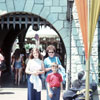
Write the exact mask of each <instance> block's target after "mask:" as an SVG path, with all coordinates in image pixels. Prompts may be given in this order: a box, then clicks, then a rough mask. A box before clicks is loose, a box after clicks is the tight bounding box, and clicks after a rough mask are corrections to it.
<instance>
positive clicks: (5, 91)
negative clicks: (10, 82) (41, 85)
mask: <svg viewBox="0 0 100 100" xmlns="http://www.w3.org/2000/svg"><path fill="white" fill-rule="evenodd" d="M41 98H42V99H41V100H46V90H42V94H41ZM0 100H27V88H0ZM60 100H62V99H60Z"/></svg>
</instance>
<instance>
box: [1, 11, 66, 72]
mask: <svg viewBox="0 0 100 100" xmlns="http://www.w3.org/2000/svg"><path fill="white" fill-rule="evenodd" d="M30 25H32V28H33V30H39V27H40V26H42V25H44V26H49V27H51V28H52V29H53V30H55V31H56V29H55V28H54V27H53V26H52V25H51V24H50V23H49V22H47V21H46V20H45V19H43V18H41V17H39V16H37V15H34V14H29V13H22V12H19V13H8V14H6V15H3V16H1V17H0V48H1V49H2V51H3V53H4V56H5V60H6V65H7V70H6V72H11V66H10V65H11V64H10V58H11V49H12V45H13V43H14V41H15V39H16V38H17V37H18V39H19V47H20V49H21V48H23V47H24V42H25V36H26V31H27V29H28V28H29V26H30ZM56 32H57V31H56ZM57 34H58V35H59V33H57ZM59 38H60V44H59V47H58V49H59V50H58V53H60V55H61V56H62V63H63V65H64V59H65V58H64V57H65V54H66V52H65V47H64V44H63V41H62V39H61V37H60V35H59ZM49 43H50V42H48V45H49ZM50 44H51V43H50ZM55 46H56V47H57V44H55Z"/></svg>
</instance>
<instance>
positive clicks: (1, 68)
mask: <svg viewBox="0 0 100 100" xmlns="http://www.w3.org/2000/svg"><path fill="white" fill-rule="evenodd" d="M4 70H6V64H5V62H4V61H2V62H1V64H0V71H4Z"/></svg>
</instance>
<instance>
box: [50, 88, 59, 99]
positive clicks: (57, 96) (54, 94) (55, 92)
mask: <svg viewBox="0 0 100 100" xmlns="http://www.w3.org/2000/svg"><path fill="white" fill-rule="evenodd" d="M50 90H51V92H52V93H53V96H52V98H51V99H50V100H60V88H55V89H52V88H50Z"/></svg>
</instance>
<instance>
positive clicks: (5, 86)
mask: <svg viewBox="0 0 100 100" xmlns="http://www.w3.org/2000/svg"><path fill="white" fill-rule="evenodd" d="M0 100H27V81H25V82H21V85H20V86H17V85H15V84H14V80H13V78H12V76H10V78H9V77H8V75H5V76H3V77H2V85H1V88H0ZM41 100H46V89H45V88H43V90H42V92H41ZM60 100H63V99H62V98H61V99H60Z"/></svg>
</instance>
